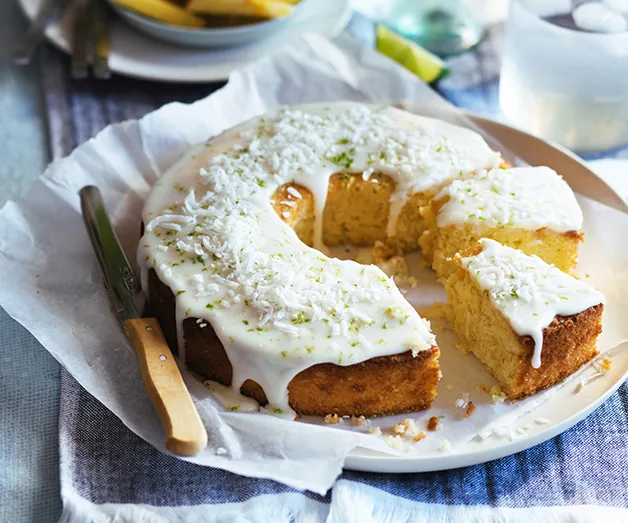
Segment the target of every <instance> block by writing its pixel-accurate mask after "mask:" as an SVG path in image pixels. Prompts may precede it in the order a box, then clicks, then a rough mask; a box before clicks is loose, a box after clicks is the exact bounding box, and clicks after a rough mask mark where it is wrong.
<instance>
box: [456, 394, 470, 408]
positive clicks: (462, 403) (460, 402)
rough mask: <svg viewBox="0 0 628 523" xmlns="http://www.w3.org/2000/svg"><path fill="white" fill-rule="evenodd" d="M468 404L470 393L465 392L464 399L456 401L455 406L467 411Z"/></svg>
mask: <svg viewBox="0 0 628 523" xmlns="http://www.w3.org/2000/svg"><path fill="white" fill-rule="evenodd" d="M468 404H469V393H468V392H464V393H463V394H462V398H458V399H457V400H456V401H454V405H455V406H456V407H457V408H459V409H466V408H467V405H468Z"/></svg>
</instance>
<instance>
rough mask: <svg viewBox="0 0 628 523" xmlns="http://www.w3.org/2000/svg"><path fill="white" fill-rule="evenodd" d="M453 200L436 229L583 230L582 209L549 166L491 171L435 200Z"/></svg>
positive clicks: (443, 210)
mask: <svg viewBox="0 0 628 523" xmlns="http://www.w3.org/2000/svg"><path fill="white" fill-rule="evenodd" d="M445 196H448V197H449V201H448V202H447V203H445V204H444V205H443V206H442V207H441V208H440V210H439V212H438V216H437V225H438V226H439V227H443V226H446V225H451V224H453V225H459V224H466V223H470V224H482V225H484V226H488V227H516V228H520V229H529V230H537V229H541V228H543V227H548V228H550V229H552V230H554V231H557V232H567V231H578V230H580V229H581V228H582V211H581V210H580V206H579V205H578V202H577V201H576V197H575V195H574V193H573V191H572V190H571V188H570V187H569V185H567V182H565V181H564V180H563V179H562V177H560V176H559V175H558V174H556V172H555V171H553V170H552V169H550V168H549V167H516V168H512V169H493V170H491V171H489V172H487V173H481V174H479V175H477V176H474V177H472V178H468V179H465V180H454V181H453V182H452V183H451V184H450V185H449V186H447V187H446V188H445V189H443V190H442V191H441V192H440V193H439V194H438V196H437V198H439V199H440V198H442V197H445Z"/></svg>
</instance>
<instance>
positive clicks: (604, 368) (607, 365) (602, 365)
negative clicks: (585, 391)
mask: <svg viewBox="0 0 628 523" xmlns="http://www.w3.org/2000/svg"><path fill="white" fill-rule="evenodd" d="M593 366H594V367H595V368H596V369H597V370H598V371H599V372H608V371H609V370H611V367H612V366H613V360H611V359H610V358H604V359H603V360H602V361H596V362H595V363H593Z"/></svg>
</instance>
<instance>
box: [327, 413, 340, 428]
mask: <svg viewBox="0 0 628 523" xmlns="http://www.w3.org/2000/svg"><path fill="white" fill-rule="evenodd" d="M341 421H342V418H341V417H340V416H338V414H327V416H325V423H330V424H332V425H336V424H337V423H340V422H341Z"/></svg>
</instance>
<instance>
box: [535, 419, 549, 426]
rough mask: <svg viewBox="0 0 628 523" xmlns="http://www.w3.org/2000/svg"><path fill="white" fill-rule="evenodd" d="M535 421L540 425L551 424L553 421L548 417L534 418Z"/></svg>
mask: <svg viewBox="0 0 628 523" xmlns="http://www.w3.org/2000/svg"><path fill="white" fill-rule="evenodd" d="M534 422H535V423H536V424H538V425H549V424H550V423H551V421H550V420H548V419H547V418H543V417H539V418H536V419H535V420H534Z"/></svg>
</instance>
